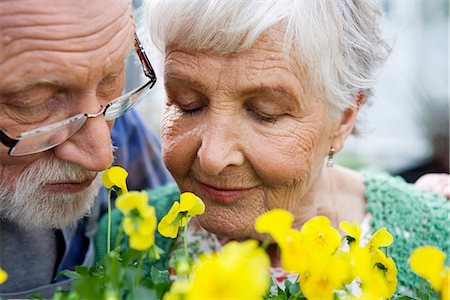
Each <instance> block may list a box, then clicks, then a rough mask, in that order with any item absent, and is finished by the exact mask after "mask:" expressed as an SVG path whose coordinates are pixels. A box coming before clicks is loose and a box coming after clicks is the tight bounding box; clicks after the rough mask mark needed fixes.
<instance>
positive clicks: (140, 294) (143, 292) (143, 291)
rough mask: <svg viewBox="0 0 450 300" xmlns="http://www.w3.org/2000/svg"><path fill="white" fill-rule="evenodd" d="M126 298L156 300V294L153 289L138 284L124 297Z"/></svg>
mask: <svg viewBox="0 0 450 300" xmlns="http://www.w3.org/2000/svg"><path fill="white" fill-rule="evenodd" d="M126 299H127V300H141V299H146V300H158V296H157V294H156V291H155V290H154V289H149V288H146V287H143V286H138V287H137V288H135V289H133V290H132V291H131V293H129V294H128V296H127V297H126Z"/></svg>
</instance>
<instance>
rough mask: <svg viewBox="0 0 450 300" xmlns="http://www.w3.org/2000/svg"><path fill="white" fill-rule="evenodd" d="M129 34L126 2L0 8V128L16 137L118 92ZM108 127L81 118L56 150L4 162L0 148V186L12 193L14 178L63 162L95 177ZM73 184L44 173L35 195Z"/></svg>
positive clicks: (107, 144)
mask: <svg viewBox="0 0 450 300" xmlns="http://www.w3.org/2000/svg"><path fill="white" fill-rule="evenodd" d="M133 30H134V23H133V19H132V14H131V9H130V3H129V2H128V1H113V2H110V1H107V2H105V1H101V0H98V1H91V0H89V1H77V2H73V1H62V2H61V1H39V4H38V5H37V4H36V2H35V1H17V0H15V1H2V2H0V128H1V129H4V130H7V131H8V132H9V133H10V134H12V135H17V134H20V133H21V132H23V131H26V130H31V129H34V128H37V127H39V126H43V125H46V124H50V123H53V122H57V121H60V120H62V119H65V118H67V117H70V116H72V115H75V114H78V113H96V112H98V111H99V110H100V106H101V105H104V104H106V103H108V102H109V101H111V100H112V99H114V98H116V97H118V96H119V95H120V93H121V90H122V88H123V86H124V77H125V69H124V60H125V58H126V57H127V55H128V53H129V51H130V46H131V45H132V43H131V42H132V38H133ZM112 126H113V122H106V121H105V120H104V119H103V117H98V118H95V119H89V120H88V121H87V122H86V123H85V125H84V127H82V128H81V130H80V131H78V132H77V133H76V134H75V135H73V136H72V137H71V138H70V139H68V140H67V141H65V142H64V143H62V144H60V145H59V146H57V147H56V148H53V149H52V150H49V151H46V152H43V153H39V154H34V155H29V156H23V157H10V156H8V155H7V151H8V149H7V148H6V147H4V146H3V145H0V180H1V182H0V187H2V189H3V190H7V189H10V190H14V189H15V184H16V181H17V178H18V177H19V176H20V175H21V174H24V173H25V172H27V170H29V169H30V168H32V167H33V166H34V167H36V166H39V165H42V164H43V163H45V162H48V161H59V162H61V163H69V164H71V165H73V166H75V167H74V168H77V169H78V171H79V172H82V173H83V172H84V173H85V177H86V178H91V177H95V176H96V174H97V173H98V172H100V171H102V170H105V169H106V168H108V167H109V166H110V165H111V163H112V159H113V156H112V145H111V141H110V131H111V128H112ZM83 179H85V178H83ZM73 180H74V178H64V177H62V178H52V176H51V174H49V178H48V180H46V181H45V180H44V183H43V184H42V186H41V187H40V188H39V189H38V190H37V191H35V192H36V193H37V194H44V195H47V197H50V198H51V197H53V196H58V197H59V196H61V195H63V194H66V190H67V187H66V186H64V185H63V184H60V185H58V184H56V185H53V186H52V187H49V186H48V185H47V183H55V182H56V183H61V182H66V181H73ZM97 188H98V187H97ZM3 200H4V199H2V201H3ZM10 200H11V199H10ZM29 201H33V200H32V199H29ZM34 201H35V200H34ZM44 209H45V208H44ZM84 213H85V211H79V212H77V214H78V217H80V216H81V215H83V214H84ZM55 216H56V217H58V214H57V212H53V215H52V216H50V215H49V217H55ZM59 217H61V218H64V216H59ZM73 218H74V219H76V217H75V216H73Z"/></svg>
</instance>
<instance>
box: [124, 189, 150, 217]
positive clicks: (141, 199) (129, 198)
mask: <svg viewBox="0 0 450 300" xmlns="http://www.w3.org/2000/svg"><path fill="white" fill-rule="evenodd" d="M116 207H117V208H118V209H119V210H120V211H121V212H122V213H123V214H124V215H127V214H129V213H130V212H131V211H133V210H136V212H138V213H139V215H141V216H143V217H145V216H149V215H151V214H152V211H151V209H150V208H149V207H150V206H149V205H148V196H147V193H146V192H136V191H133V192H129V193H126V194H123V195H121V196H119V197H118V198H117V200H116Z"/></svg>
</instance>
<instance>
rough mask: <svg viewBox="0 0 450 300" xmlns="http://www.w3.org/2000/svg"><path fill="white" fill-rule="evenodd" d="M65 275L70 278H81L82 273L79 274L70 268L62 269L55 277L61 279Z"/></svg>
mask: <svg viewBox="0 0 450 300" xmlns="http://www.w3.org/2000/svg"><path fill="white" fill-rule="evenodd" d="M63 276H66V277H67V278H70V279H78V278H80V274H78V273H77V272H75V271H70V270H64V271H61V272H60V273H59V274H58V275H56V277H55V279H59V278H61V277H63Z"/></svg>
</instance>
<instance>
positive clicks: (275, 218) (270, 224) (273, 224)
mask: <svg viewBox="0 0 450 300" xmlns="http://www.w3.org/2000/svg"><path fill="white" fill-rule="evenodd" d="M292 222H294V216H293V215H292V213H290V212H289V211H287V210H284V209H279V208H276V209H272V210H270V211H268V212H266V213H263V214H262V215H260V216H259V217H258V218H257V219H256V221H255V229H256V231H257V232H259V233H271V234H272V233H273V232H274V231H276V232H279V231H285V230H289V229H290V228H291V226H292Z"/></svg>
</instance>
